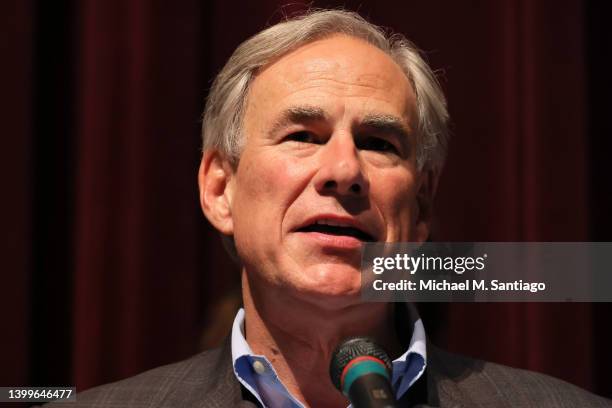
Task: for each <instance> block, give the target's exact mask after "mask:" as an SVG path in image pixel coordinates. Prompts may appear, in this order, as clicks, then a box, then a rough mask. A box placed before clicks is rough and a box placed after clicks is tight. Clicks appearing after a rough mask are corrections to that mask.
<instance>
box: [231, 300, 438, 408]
mask: <svg viewBox="0 0 612 408" xmlns="http://www.w3.org/2000/svg"><path fill="white" fill-rule="evenodd" d="M398 306H399V305H398ZM405 306H406V309H407V312H408V319H409V320H410V322H412V323H413V328H412V337H411V338H410V342H409V344H408V349H407V350H406V351H405V352H404V354H402V355H401V356H400V357H398V358H396V359H395V360H393V374H392V379H391V381H392V385H393V388H394V389H395V392H396V398H397V399H399V398H401V397H402V396H403V395H404V394H405V393H406V391H408V389H409V388H410V387H411V386H412V384H414V383H415V382H416V381H417V380H418V379H419V378H420V377H421V376H422V375H423V372H424V371H425V368H426V366H427V350H426V346H425V345H426V337H425V327H424V326H423V322H422V321H421V319H420V318H419V316H418V313H417V311H416V308H415V307H414V305H413V304H411V303H407V304H405ZM232 362H233V369H234V375H235V376H236V378H237V379H238V381H239V382H240V383H241V384H242V385H243V386H244V387H245V388H246V389H247V390H249V392H251V394H253V396H255V398H257V400H258V401H259V402H260V403H261V405H262V406H264V407H266V406H269V407H276V406H282V407H294V408H302V407H303V406H302V404H300V403H299V402H298V401H297V399H295V397H293V396H292V395H291V394H290V393H289V392H288V391H287V389H286V387H285V386H284V385H283V384H282V382H281V381H280V379H279V378H278V376H277V375H276V371H275V370H274V367H272V364H270V362H269V361H268V359H267V358H266V357H265V356H261V355H255V354H253V351H252V350H251V347H249V344H248V343H247V341H246V338H245V335H244V309H242V308H241V309H240V310H238V313H237V314H236V317H235V318H234V324H233V326H232ZM264 401H265V402H267V403H268V404H267V405H266V404H265V403H264Z"/></svg>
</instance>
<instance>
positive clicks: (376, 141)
mask: <svg viewBox="0 0 612 408" xmlns="http://www.w3.org/2000/svg"><path fill="white" fill-rule="evenodd" d="M357 147H358V148H359V149H363V150H373V151H376V152H388V153H394V154H399V151H398V150H397V148H396V147H395V146H394V145H393V143H391V142H389V141H388V140H385V139H382V138H380V137H368V138H366V139H364V140H363V141H361V143H359V144H358V146H357Z"/></svg>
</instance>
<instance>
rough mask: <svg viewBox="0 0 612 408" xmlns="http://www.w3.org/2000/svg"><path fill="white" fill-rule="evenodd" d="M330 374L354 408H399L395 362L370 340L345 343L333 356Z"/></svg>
mask: <svg viewBox="0 0 612 408" xmlns="http://www.w3.org/2000/svg"><path fill="white" fill-rule="evenodd" d="M329 374H330V376H331V379H332V382H333V383H334V385H335V386H336V388H337V389H338V390H339V391H340V392H341V393H342V394H344V395H345V396H346V397H347V398H348V399H349V401H351V404H352V405H353V407H354V408H396V407H398V405H397V401H396V400H395V393H394V392H393V388H392V387H391V380H390V377H391V360H390V359H389V356H388V355H387V353H386V352H385V350H383V348H382V347H380V346H379V345H378V344H376V343H374V342H373V341H372V340H371V339H369V338H367V337H355V338H350V339H348V340H345V341H343V342H342V343H340V345H339V346H338V347H337V348H336V350H335V351H334V353H333V354H332V359H331V363H330V366H329Z"/></svg>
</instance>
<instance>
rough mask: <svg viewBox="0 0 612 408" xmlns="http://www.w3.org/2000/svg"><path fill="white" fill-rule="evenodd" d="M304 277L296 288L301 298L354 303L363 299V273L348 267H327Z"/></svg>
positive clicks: (319, 268)
mask: <svg viewBox="0 0 612 408" xmlns="http://www.w3.org/2000/svg"><path fill="white" fill-rule="evenodd" d="M304 275H305V276H302V278H303V280H301V282H300V283H299V285H297V287H295V289H297V291H298V292H299V295H301V296H308V297H312V298H317V299H325V300H327V301H333V300H334V299H335V300H338V301H347V300H349V301H352V302H354V301H355V299H357V300H358V299H360V297H361V272H360V271H358V270H356V269H355V268H353V267H349V266H348V265H343V266H340V267H339V266H338V265H333V266H332V265H325V266H324V267H318V268H316V269H315V270H314V271H313V270H307V271H305V272H304Z"/></svg>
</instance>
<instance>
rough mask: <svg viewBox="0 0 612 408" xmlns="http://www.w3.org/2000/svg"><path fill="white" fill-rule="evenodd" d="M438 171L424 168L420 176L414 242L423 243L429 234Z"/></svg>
mask: <svg viewBox="0 0 612 408" xmlns="http://www.w3.org/2000/svg"><path fill="white" fill-rule="evenodd" d="M439 176H440V172H439V170H436V169H431V168H424V169H423V171H422V172H421V174H420V180H419V189H418V191H417V206H418V209H417V221H416V241H417V242H425V241H427V239H429V234H430V233H431V223H432V220H433V201H434V197H435V196H436V191H437V189H438V179H439Z"/></svg>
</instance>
